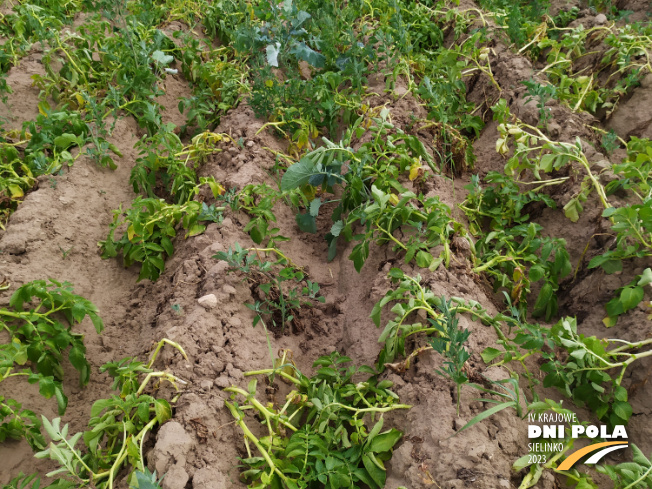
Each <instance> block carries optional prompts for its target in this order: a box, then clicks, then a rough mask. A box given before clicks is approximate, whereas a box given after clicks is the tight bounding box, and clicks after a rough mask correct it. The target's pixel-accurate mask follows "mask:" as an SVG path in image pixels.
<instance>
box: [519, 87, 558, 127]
mask: <svg viewBox="0 0 652 489" xmlns="http://www.w3.org/2000/svg"><path fill="white" fill-rule="evenodd" d="M523 85H525V86H526V87H527V93H528V95H527V97H525V102H526V103H527V102H529V101H531V100H534V99H535V98H536V100H537V109H539V127H543V128H544V129H546V130H548V121H549V120H550V119H551V118H552V111H551V110H550V108H549V107H546V102H548V100H550V99H553V98H554V97H555V96H556V95H557V87H556V86H555V85H543V84H541V83H537V82H535V81H534V80H530V81H527V80H526V81H524V82H523Z"/></svg>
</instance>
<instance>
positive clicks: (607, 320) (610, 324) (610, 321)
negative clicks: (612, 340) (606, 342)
mask: <svg viewBox="0 0 652 489" xmlns="http://www.w3.org/2000/svg"><path fill="white" fill-rule="evenodd" d="M617 321H618V316H616V317H610V316H607V317H606V318H604V319H603V320H602V324H604V325H605V326H606V327H607V328H611V327H613V326H615V325H616V322H617Z"/></svg>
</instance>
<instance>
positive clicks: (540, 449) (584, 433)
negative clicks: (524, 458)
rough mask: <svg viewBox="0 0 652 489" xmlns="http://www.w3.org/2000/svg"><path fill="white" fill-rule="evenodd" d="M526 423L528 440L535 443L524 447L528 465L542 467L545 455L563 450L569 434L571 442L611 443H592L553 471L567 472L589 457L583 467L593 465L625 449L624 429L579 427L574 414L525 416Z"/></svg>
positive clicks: (581, 425) (596, 426) (548, 413)
mask: <svg viewBox="0 0 652 489" xmlns="http://www.w3.org/2000/svg"><path fill="white" fill-rule="evenodd" d="M527 420H528V439H530V440H537V441H533V442H530V443H528V457H529V460H528V461H529V463H539V464H545V463H546V462H547V461H548V460H547V458H548V455H547V454H550V453H552V454H559V453H561V452H563V451H564V450H565V449H566V447H567V443H568V441H569V440H568V435H569V434H570V439H571V440H575V439H579V438H589V439H591V440H592V439H595V438H601V439H603V440H613V441H604V442H600V443H593V444H591V445H588V446H586V447H583V448H580V449H578V450H576V451H574V452H572V453H570V454H568V455H567V457H566V459H564V461H563V462H562V463H561V464H560V465H559V466H558V467H557V470H569V469H571V468H572V467H573V466H574V465H575V464H577V463H578V462H579V461H580V460H581V459H582V458H583V457H585V456H587V455H589V454H591V456H590V457H589V458H588V459H587V460H585V461H584V463H585V464H596V463H598V462H599V461H600V460H601V459H602V458H603V457H604V456H605V455H607V454H608V453H611V452H613V451H616V450H621V449H623V448H626V447H627V446H629V442H628V441H627V438H628V436H627V431H626V430H625V426H624V425H616V426H614V427H613V429H610V428H609V427H608V426H607V425H603V424H601V425H587V424H585V423H580V422H579V421H578V419H577V415H576V414H575V413H569V412H564V413H557V412H544V413H538V414H535V413H529V414H528V417H527ZM534 423H538V424H534Z"/></svg>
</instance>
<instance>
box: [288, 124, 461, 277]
mask: <svg viewBox="0 0 652 489" xmlns="http://www.w3.org/2000/svg"><path fill="white" fill-rule="evenodd" d="M380 115H381V117H380V118H374V119H373V122H374V123H375V124H376V125H375V126H372V127H371V129H370V132H371V135H372V140H371V141H369V142H364V143H362V145H361V146H360V147H359V148H358V149H357V150H355V151H354V150H353V149H352V148H351V147H349V146H348V144H352V141H353V139H354V138H355V139H359V138H361V137H362V136H363V135H364V134H365V132H366V130H365V128H364V126H363V122H364V119H363V118H360V119H358V120H357V121H356V123H355V124H354V126H353V127H352V128H350V129H349V130H348V131H347V134H346V136H345V138H344V140H343V142H341V143H339V144H335V143H333V142H331V141H329V140H327V139H324V142H325V143H326V146H324V147H320V148H318V149H316V150H314V151H312V152H310V153H308V154H307V155H306V156H304V157H303V158H302V159H301V160H300V161H299V162H297V163H295V164H293V165H291V166H290V167H289V168H288V170H287V171H286V172H285V174H284V175H283V178H282V180H281V190H283V191H288V190H293V189H299V188H300V189H305V190H304V193H309V194H312V195H315V194H314V188H315V187H321V192H322V195H325V194H329V193H330V194H332V193H333V192H334V187H335V186H336V185H339V186H341V187H342V188H343V195H342V196H341V197H340V198H339V199H334V200H325V199H324V200H322V198H321V197H313V198H312V200H310V205H309V211H308V212H307V213H305V214H301V215H300V216H297V222H298V224H299V227H300V228H302V229H304V230H308V231H312V232H314V231H315V230H316V219H317V216H318V215H319V211H320V209H321V208H323V206H324V205H325V204H326V203H328V202H338V206H337V207H336V208H335V210H334V211H333V213H332V216H331V218H332V220H333V222H334V224H333V225H332V227H331V230H330V233H328V234H327V236H326V239H327V241H328V243H329V254H328V259H329V260H332V259H333V258H334V257H335V254H336V252H337V242H338V239H339V237H340V236H344V237H345V238H346V239H347V240H349V241H350V240H358V241H361V243H360V244H358V245H356V247H355V248H354V250H353V252H352V254H351V256H350V258H351V259H352V260H353V261H354V264H355V267H356V269H357V270H358V271H359V270H360V269H361V268H362V266H363V265H364V262H365V261H366V259H367V257H368V255H369V248H370V243H372V242H376V243H377V244H384V243H388V242H392V243H393V245H394V247H395V248H396V249H399V250H402V251H403V252H405V253H406V261H407V262H410V261H411V260H412V259H414V258H416V259H417V264H418V265H419V266H422V267H428V268H431V269H435V268H437V267H438V266H439V264H440V263H441V262H442V261H445V262H446V263H448V260H449V259H450V255H449V253H450V252H449V250H448V245H449V240H450V239H451V238H452V237H453V235H454V234H455V233H464V230H463V227H462V226H461V225H460V224H459V223H457V222H456V221H454V220H452V219H451V215H450V209H448V207H447V206H446V205H445V204H443V203H441V202H440V201H439V199H437V198H429V199H426V198H424V197H423V196H419V197H417V196H416V195H415V194H414V193H411V192H408V191H407V190H406V189H405V188H404V187H403V185H401V184H400V183H399V181H398V178H399V175H401V173H407V174H408V176H409V175H410V174H412V173H411V172H413V171H414V169H418V168H420V167H421V161H425V162H427V164H428V165H429V166H430V167H431V168H434V166H433V164H434V162H433V159H432V157H431V156H430V155H429V153H428V152H427V151H426V148H425V146H424V145H423V143H422V142H421V141H420V140H419V139H418V138H416V137H415V136H411V135H408V134H406V133H404V132H403V131H402V130H400V129H397V128H395V127H394V126H393V125H392V124H390V123H389V122H387V116H388V113H387V112H383V113H381V114H380ZM343 168H347V170H346V171H344V172H343V171H342V170H343ZM415 178H416V177H415ZM357 223H360V224H363V225H364V226H365V229H366V232H365V234H363V235H356V234H355V231H354V230H355V226H356V224H357ZM403 225H405V226H404V227H406V228H408V227H409V228H412V232H411V233H410V232H409V231H408V233H407V234H408V235H409V237H408V239H407V241H406V242H401V241H399V240H398V239H397V238H395V237H394V233H395V231H397V230H398V229H399V228H401V227H402V226H403ZM438 244H442V245H444V252H443V253H442V256H440V257H438V258H434V257H432V256H431V255H429V250H430V249H431V248H432V247H434V246H436V245H438Z"/></svg>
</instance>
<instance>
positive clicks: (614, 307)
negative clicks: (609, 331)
mask: <svg viewBox="0 0 652 489" xmlns="http://www.w3.org/2000/svg"><path fill="white" fill-rule="evenodd" d="M651 283H652V269H651V268H646V269H645V270H643V273H642V274H641V275H637V276H636V277H634V280H632V281H631V282H630V283H629V284H627V285H625V286H623V287H620V288H618V289H616V291H615V292H614V297H613V298H612V299H611V300H610V301H609V302H607V304H606V305H605V310H606V311H607V317H606V318H604V319H603V320H602V322H603V323H604V324H605V326H607V327H612V326H615V325H616V322H617V321H618V317H619V316H620V315H622V314H625V313H626V312H627V311H630V310H632V309H634V308H635V307H636V306H638V305H639V304H640V303H641V301H642V300H643V294H644V288H645V286H646V285H650V284H651Z"/></svg>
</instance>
